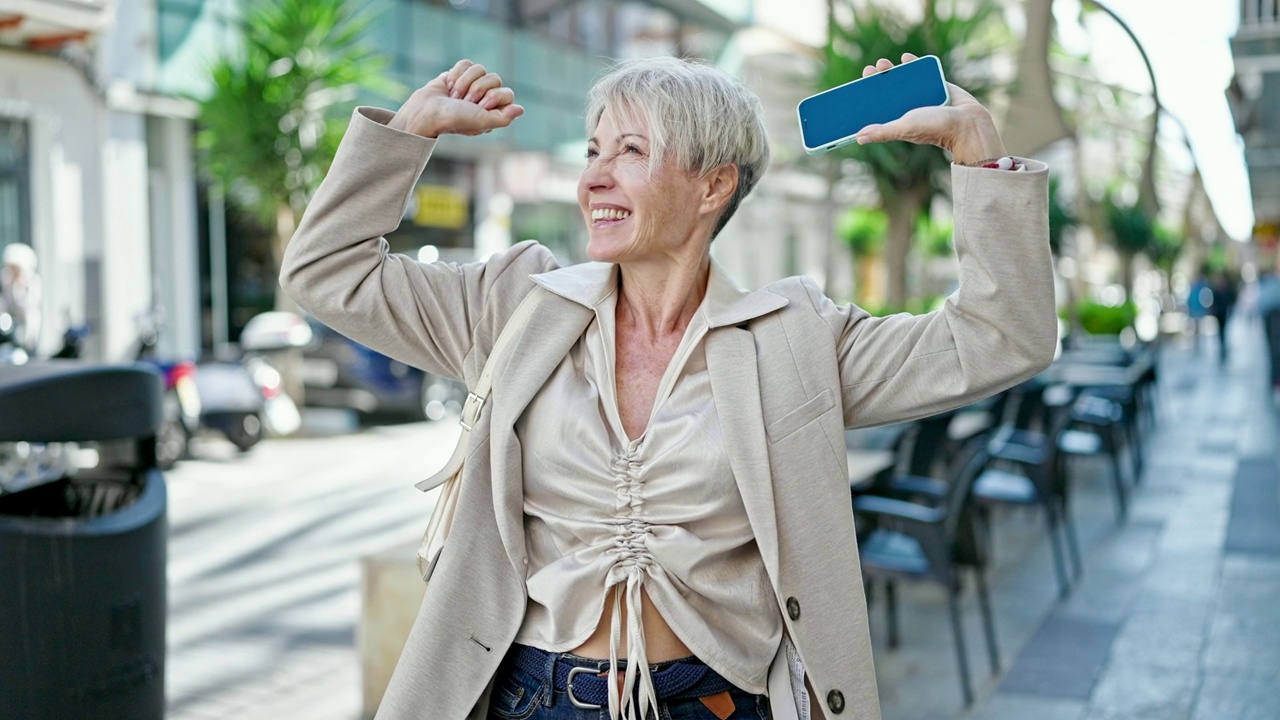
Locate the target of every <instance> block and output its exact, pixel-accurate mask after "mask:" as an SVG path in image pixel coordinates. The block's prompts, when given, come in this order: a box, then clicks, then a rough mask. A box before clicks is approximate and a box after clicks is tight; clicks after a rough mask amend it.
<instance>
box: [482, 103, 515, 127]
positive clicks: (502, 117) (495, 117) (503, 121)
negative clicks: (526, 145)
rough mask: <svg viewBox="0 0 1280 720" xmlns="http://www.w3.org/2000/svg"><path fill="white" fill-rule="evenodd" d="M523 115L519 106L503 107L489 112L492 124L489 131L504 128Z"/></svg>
mask: <svg viewBox="0 0 1280 720" xmlns="http://www.w3.org/2000/svg"><path fill="white" fill-rule="evenodd" d="M523 114H524V108H523V107H521V106H520V105H503V106H502V107H500V108H498V109H497V110H490V111H489V113H488V115H489V119H490V121H491V122H492V123H493V124H492V126H491V127H490V128H489V129H490V130H492V129H493V128H500V127H506V126H508V125H510V124H511V123H512V122H514V121H515V119H516V118H518V117H520V116H521V115H523Z"/></svg>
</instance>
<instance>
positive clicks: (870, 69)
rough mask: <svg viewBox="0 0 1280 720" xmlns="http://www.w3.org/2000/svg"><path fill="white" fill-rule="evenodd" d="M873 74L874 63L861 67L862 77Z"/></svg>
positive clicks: (874, 70) (874, 72)
mask: <svg viewBox="0 0 1280 720" xmlns="http://www.w3.org/2000/svg"><path fill="white" fill-rule="evenodd" d="M875 74H876V66H875V65H868V66H866V67H864V68H862V77H866V76H868V75H875Z"/></svg>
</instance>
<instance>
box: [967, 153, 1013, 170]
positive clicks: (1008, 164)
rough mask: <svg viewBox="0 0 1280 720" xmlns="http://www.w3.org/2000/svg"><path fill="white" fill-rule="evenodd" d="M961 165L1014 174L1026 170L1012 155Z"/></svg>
mask: <svg viewBox="0 0 1280 720" xmlns="http://www.w3.org/2000/svg"><path fill="white" fill-rule="evenodd" d="M962 164H963V165H964V166H965V167H979V168H990V169H992V170H1012V171H1014V172H1017V171H1019V170H1025V169H1026V166H1025V165H1023V164H1022V161H1020V160H1018V159H1017V158H1015V157H1013V156H1012V155H1005V156H1004V157H998V158H987V159H985V160H979V161H978V162H975V163H962Z"/></svg>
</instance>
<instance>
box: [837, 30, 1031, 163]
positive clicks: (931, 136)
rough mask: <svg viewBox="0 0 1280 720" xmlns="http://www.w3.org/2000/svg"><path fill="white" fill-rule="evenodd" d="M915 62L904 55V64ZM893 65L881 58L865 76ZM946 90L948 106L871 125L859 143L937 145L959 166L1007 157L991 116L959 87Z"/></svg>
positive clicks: (911, 113)
mask: <svg viewBox="0 0 1280 720" xmlns="http://www.w3.org/2000/svg"><path fill="white" fill-rule="evenodd" d="M915 59H916V56H915V55H913V54H911V53H903V55H902V62H904V63H906V62H911V61H912V60H915ZM893 66H894V65H893V62H891V61H890V60H888V59H886V58H881V59H880V60H878V61H876V64H875V65H868V66H866V67H865V68H864V69H863V70H862V76H863V77H868V76H870V75H874V74H876V73H878V72H884V71H885V70H888V69H890V68H892V67H893ZM947 90H948V92H949V93H950V95H951V101H950V103H948V104H947V105H937V106H932V107H922V108H916V109H915V110H911V111H910V112H908V113H907V114H905V115H903V116H902V117H900V118H898V119H897V120H894V121H892V122H887V123H884V124H882V125H868V126H866V127H864V128H862V129H861V130H859V131H858V134H857V139H858V144H859V145H865V144H866V143H873V142H889V141H893V140H903V141H906V142H910V143H916V144H918V145H936V146H938V147H940V148H942V149H944V150H947V151H949V152H950V153H951V156H952V159H953V160H954V161H955V162H956V163H957V164H960V165H977V164H979V163H982V162H984V161H987V160H991V159H992V158H998V157H1003V156H1004V155H1007V154H1008V153H1007V152H1006V151H1005V147H1004V141H1003V140H1001V139H1000V133H999V131H998V130H996V124H995V121H994V120H992V119H991V113H990V112H988V111H987V109H986V108H985V107H983V105H982V104H981V103H979V102H978V101H977V100H975V99H974V97H973V96H972V95H970V94H969V93H968V92H966V91H964V90H963V89H961V88H959V87H957V86H956V85H954V84H952V83H947Z"/></svg>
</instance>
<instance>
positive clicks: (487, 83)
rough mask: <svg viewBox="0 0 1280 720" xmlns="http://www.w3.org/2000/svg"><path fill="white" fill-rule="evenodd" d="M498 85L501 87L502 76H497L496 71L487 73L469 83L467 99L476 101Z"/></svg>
mask: <svg viewBox="0 0 1280 720" xmlns="http://www.w3.org/2000/svg"><path fill="white" fill-rule="evenodd" d="M500 87H502V78H500V77H498V75H497V73H488V74H486V75H485V76H484V77H482V78H480V79H479V80H476V81H475V82H473V83H471V89H470V90H468V91H467V101H468V102H473V103H478V102H480V101H481V100H483V99H484V96H485V94H486V93H488V92H489V91H490V90H493V89H495V88H500Z"/></svg>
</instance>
